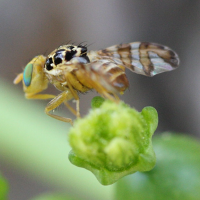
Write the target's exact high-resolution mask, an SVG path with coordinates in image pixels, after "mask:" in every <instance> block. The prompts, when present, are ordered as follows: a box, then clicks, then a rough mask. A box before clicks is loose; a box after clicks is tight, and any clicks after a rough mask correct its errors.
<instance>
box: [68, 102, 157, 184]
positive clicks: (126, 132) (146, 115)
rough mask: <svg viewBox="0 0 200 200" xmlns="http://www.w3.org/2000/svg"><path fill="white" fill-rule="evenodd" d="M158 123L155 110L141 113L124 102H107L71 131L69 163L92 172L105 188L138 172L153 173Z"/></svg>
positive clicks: (80, 121)
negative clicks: (153, 141)
mask: <svg viewBox="0 0 200 200" xmlns="http://www.w3.org/2000/svg"><path fill="white" fill-rule="evenodd" d="M96 105H97V104H96V103H94V106H93V107H98V106H96ZM157 124H158V116H157V112H156V110H155V109H154V108H152V107H146V108H144V109H143V110H142V112H141V113H140V112H138V111H136V110H135V109H132V108H130V107H129V106H128V105H126V104H125V103H123V102H120V103H118V104H117V103H114V102H111V101H108V100H106V101H104V102H103V104H102V105H101V106H100V107H99V108H95V109H93V110H91V111H90V113H89V114H88V115H87V116H86V117H85V118H82V119H78V120H77V121H76V122H75V123H74V127H72V128H71V129H70V133H69V143H70V145H71V147H72V151H71V152H70V154H69V160H70V161H71V162H72V163H73V164H74V165H76V166H79V167H83V168H86V169H88V170H90V171H91V172H92V173H93V174H94V175H95V176H96V177H97V179H98V180H99V181H100V183H102V184H103V185H109V184H112V183H114V182H115V181H117V180H118V179H119V178H121V177H123V176H125V175H128V174H131V173H134V172H136V171H148V170H151V169H152V168H153V167H154V165H155V160H156V159H155V153H154V151H153V148H152V143H151V138H152V135H153V133H154V131H155V130H156V128H157Z"/></svg>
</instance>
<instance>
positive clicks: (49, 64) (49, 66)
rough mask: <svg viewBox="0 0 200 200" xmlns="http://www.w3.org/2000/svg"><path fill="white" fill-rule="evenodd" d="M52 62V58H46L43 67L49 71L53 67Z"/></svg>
mask: <svg viewBox="0 0 200 200" xmlns="http://www.w3.org/2000/svg"><path fill="white" fill-rule="evenodd" d="M52 63H53V60H52V58H48V59H47V60H46V63H45V68H46V69H47V70H48V71H50V70H52V69H53V67H52V66H51V64H52Z"/></svg>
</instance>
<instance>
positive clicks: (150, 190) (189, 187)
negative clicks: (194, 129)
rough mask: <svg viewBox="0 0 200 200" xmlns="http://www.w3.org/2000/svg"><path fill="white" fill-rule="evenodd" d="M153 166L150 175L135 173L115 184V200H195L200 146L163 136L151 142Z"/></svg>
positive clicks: (199, 185)
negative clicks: (155, 159) (155, 161)
mask: <svg viewBox="0 0 200 200" xmlns="http://www.w3.org/2000/svg"><path fill="white" fill-rule="evenodd" d="M153 146H154V150H155V152H156V158H157V163H156V166H155V168H154V169H153V170H151V171H150V172H145V173H141V172H138V173H136V174H134V175H131V176H127V177H125V178H123V179H122V180H120V181H118V183H117V184H116V190H115V199H117V200H124V199H126V200H132V199H134V200H146V199H148V200H157V199H158V200H169V199H173V200H174V199H175V200H199V199H200V143H199V141H196V140H195V139H193V138H190V137H187V136H184V135H176V134H174V133H165V134H163V135H161V136H157V137H155V138H154V139H153Z"/></svg>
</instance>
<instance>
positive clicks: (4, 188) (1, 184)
mask: <svg viewBox="0 0 200 200" xmlns="http://www.w3.org/2000/svg"><path fill="white" fill-rule="evenodd" d="M8 190H9V188H8V183H7V181H6V180H5V179H4V178H3V176H2V175H1V174H0V200H6V199H8Z"/></svg>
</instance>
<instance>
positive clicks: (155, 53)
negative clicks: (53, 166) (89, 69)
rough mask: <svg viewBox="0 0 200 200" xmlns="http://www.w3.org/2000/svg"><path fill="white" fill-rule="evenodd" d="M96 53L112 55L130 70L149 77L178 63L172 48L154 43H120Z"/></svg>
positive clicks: (172, 68) (117, 61)
mask: <svg viewBox="0 0 200 200" xmlns="http://www.w3.org/2000/svg"><path fill="white" fill-rule="evenodd" d="M97 53H98V55H99V56H100V57H104V58H105V57H110V58H111V57H112V58H113V59H114V60H115V62H116V63H118V64H120V63H122V64H123V65H124V66H125V67H126V68H128V69H130V70H131V71H133V72H135V73H138V74H142V75H145V76H150V77H152V76H154V75H156V74H159V73H162V72H167V71H171V70H174V69H176V68H177V67H178V65H179V57H178V55H177V54H176V53H175V52H174V51H173V50H172V49H170V48H169V47H166V46H163V45H160V44H155V43H148V42H133V43H129V44H120V45H115V46H111V47H108V48H106V49H104V50H100V51H98V52H97Z"/></svg>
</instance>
